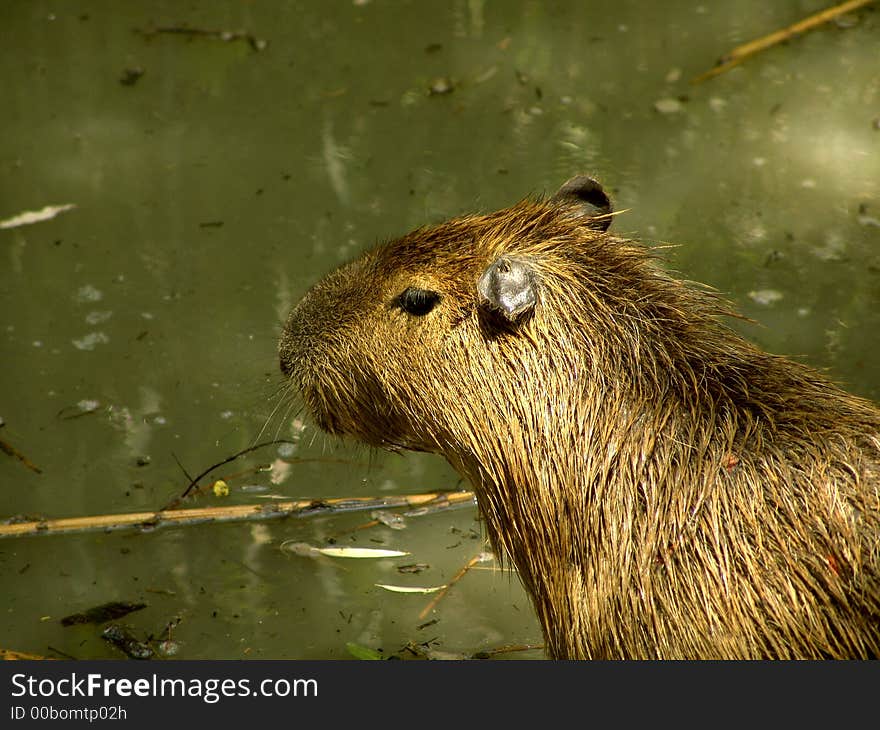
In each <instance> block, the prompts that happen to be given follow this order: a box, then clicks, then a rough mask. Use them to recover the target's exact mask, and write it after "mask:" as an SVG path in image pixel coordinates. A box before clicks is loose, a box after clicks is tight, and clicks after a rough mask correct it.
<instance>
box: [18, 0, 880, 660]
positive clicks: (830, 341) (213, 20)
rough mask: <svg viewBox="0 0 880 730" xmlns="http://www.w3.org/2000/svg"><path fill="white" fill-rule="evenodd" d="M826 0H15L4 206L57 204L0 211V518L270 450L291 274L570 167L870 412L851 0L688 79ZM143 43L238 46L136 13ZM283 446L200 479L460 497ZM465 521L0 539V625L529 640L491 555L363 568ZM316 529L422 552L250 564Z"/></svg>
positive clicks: (872, 269)
mask: <svg viewBox="0 0 880 730" xmlns="http://www.w3.org/2000/svg"><path fill="white" fill-rule="evenodd" d="M824 5H825V3H823V2H820V1H819V0H816V1H811V2H802V3H800V4H799V5H798V9H797V10H794V11H793V10H792V8H791V7H790V6H789V5H783V4H772V3H762V2H755V1H754V0H748V1H747V0H739V1H737V2H729V3H725V4H723V7H718V4H712V3H703V4H701V3H697V2H693V3H692V2H679V3H672V4H670V3H665V4H662V5H661V4H655V5H646V4H644V3H636V2H626V1H624V2H615V3H610V2H599V1H596V2H584V3H576V4H562V3H544V2H537V1H535V0H518V1H517V0H510V1H508V2H504V3H486V2H482V1H480V0H457V1H456V2H452V3H420V2H402V1H401V2H390V3H384V2H378V1H377V0H376V1H374V2H357V3H355V2H349V3H335V4H332V6H331V5H329V4H326V3H320V2H302V3H297V4H287V5H283V6H278V5H272V6H271V8H269V7H268V6H267V7H263V6H261V5H258V4H257V5H254V4H249V3H240V2H223V3H212V4H207V5H203V6H200V7H199V8H196V9H192V8H187V9H182V8H181V7H180V5H179V4H178V3H171V2H160V3H142V2H132V3H125V4H119V3H108V2H102V1H99V0H86V1H85V2H82V3H78V4H77V5H76V6H75V7H74V6H71V5H70V4H68V3H63V2H60V1H56V2H50V1H47V0H41V1H38V2H28V3H23V2H16V3H12V4H10V5H9V6H8V7H7V8H6V9H5V12H4V27H5V28H6V29H7V30H8V31H9V32H8V33H6V34H5V38H6V42H5V44H4V58H5V59H6V60H7V63H4V64H0V82H2V87H3V89H4V99H5V101H6V103H5V111H6V113H5V114H4V121H3V132H4V133H3V135H0V164H2V166H3V171H4V174H3V175H2V177H0V220H5V219H8V218H10V217H12V216H14V215H16V214H18V213H20V212H22V211H28V210H38V209H41V208H42V207H44V206H46V205H60V204H65V203H75V204H76V206H77V207H76V208H75V209H71V210H68V211H66V212H64V214H63V215H59V216H58V217H57V218H55V219H53V220H49V221H45V222H42V223H36V224H33V225H30V226H26V227H19V228H14V229H8V230H0V257H2V260H3V262H4V263H3V265H2V266H0V311H2V313H3V315H2V320H0V361H2V372H3V377H2V379H0V417H2V419H3V423H4V424H5V425H4V426H3V428H2V430H0V438H3V439H4V441H7V442H9V443H10V444H13V445H14V446H15V447H16V448H18V449H20V450H21V451H22V452H23V453H25V454H26V455H27V456H28V457H29V458H30V459H31V460H32V461H33V462H35V463H36V464H38V465H39V466H40V467H41V468H42V469H43V473H42V474H36V473H34V472H32V471H30V470H28V469H27V468H25V467H23V466H22V464H21V462H19V461H17V460H15V459H12V458H6V455H3V457H2V459H0V482H2V484H3V485H4V487H5V488H4V490H3V495H4V496H3V500H4V501H3V508H2V510H0V513H2V516H12V515H16V514H29V515H45V516H50V517H60V516H77V515H92V514H102V513H113V512H127V511H137V510H144V509H155V508H157V507H158V506H161V505H163V504H165V503H167V502H168V501H169V500H170V499H171V498H172V497H174V496H175V495H177V494H179V493H180V492H181V491H182V490H183V488H184V487H185V486H186V484H187V483H188V482H189V478H188V477H187V476H186V475H185V474H184V471H185V472H186V474H189V475H194V474H197V473H199V472H200V471H202V470H203V469H205V468H206V467H208V466H210V465H211V464H214V463H217V462H219V461H222V460H223V459H225V458H227V457H228V456H229V455H231V454H233V453H234V452H236V451H238V450H240V449H245V448H248V447H249V446H251V445H253V444H254V443H255V442H256V440H257V439H258V437H259V438H261V439H269V438H276V437H278V438H290V437H291V436H293V435H294V434H293V433H292V432H291V423H292V422H293V421H294V418H295V416H297V410H296V408H295V407H293V406H291V405H290V404H289V403H287V402H284V403H281V404H279V398H281V396H282V394H283V392H284V388H283V386H282V382H281V379H280V375H279V374H278V373H277V366H276V355H275V342H276V338H277V335H278V332H279V328H280V322H281V320H282V319H283V316H284V314H285V313H286V312H287V311H288V310H289V308H290V306H291V305H292V303H293V302H294V301H296V299H297V298H298V297H299V296H300V295H301V294H302V293H303V292H304V291H305V289H306V287H307V286H308V285H309V284H310V283H311V282H314V281H315V280H317V279H318V278H319V277H320V276H321V275H322V274H323V273H325V272H326V271H327V270H329V269H331V268H333V267H334V266H336V265H338V264H339V263H340V262H341V261H343V260H345V259H347V258H350V257H351V256H353V255H355V254H356V253H357V252H358V251H360V250H361V249H363V248H364V247H366V246H368V245H370V244H372V243H373V242H374V241H376V240H377V239H382V238H385V237H388V236H392V235H396V234H400V233H402V232H404V231H406V230H408V229H410V228H412V227H414V226H418V225H422V224H424V223H427V222H431V221H435V220H438V219H441V218H443V217H447V216H450V215H454V214H458V213H461V212H465V211H470V210H474V209H482V210H488V209H492V208H496V207H500V206H504V205H508V204H510V203H511V202H513V201H514V200H516V199H518V198H520V197H522V196H524V195H527V194H530V193H542V192H544V191H552V190H555V189H556V188H557V187H558V185H559V184H560V183H561V182H562V181H563V180H565V179H567V178H568V177H570V176H571V175H573V174H575V173H579V172H588V173H592V174H594V175H596V176H598V177H599V178H600V179H602V180H603V182H604V183H605V185H606V186H607V187H608V188H609V189H610V190H612V191H613V193H614V196H615V199H616V207H617V208H618V209H627V212H626V213H625V214H623V215H621V216H619V217H617V218H616V220H615V223H614V226H615V228H616V230H617V231H618V233H623V234H629V235H633V236H638V237H641V238H645V239H647V240H650V241H653V242H655V243H658V244H664V243H666V242H671V243H674V244H676V247H674V248H670V249H667V250H666V252H665V255H666V256H667V257H668V258H669V260H670V264H671V265H672V266H674V267H675V268H676V269H677V270H679V271H680V272H682V275H683V276H686V277H687V278H692V279H698V280H702V281H706V282H708V283H709V284H711V285H713V286H714V287H716V288H717V289H719V290H720V291H722V292H724V293H725V294H726V295H727V296H729V298H731V299H733V300H734V301H735V302H736V303H737V305H738V306H739V307H740V308H741V310H742V311H743V312H744V313H745V314H747V315H748V316H749V317H751V318H753V319H754V320H757V322H758V323H760V326H755V325H750V324H745V323H740V324H737V326H738V327H741V328H743V329H744V330H745V331H747V333H748V335H749V336H750V337H751V338H752V339H755V340H757V341H758V342H760V343H761V344H762V345H763V346H765V347H767V348H769V349H771V350H773V351H776V352H782V353H788V354H793V355H797V356H799V357H802V358H803V359H804V360H806V361H808V362H810V363H813V364H815V365H818V366H821V367H826V368H829V369H830V371H831V373H832V374H833V375H834V377H835V378H837V379H839V380H841V381H844V382H846V383H847V384H848V385H849V387H850V388H851V389H852V390H854V391H856V392H858V393H861V394H865V395H868V396H871V397H873V398H875V399H877V398H880V376H878V373H880V347H878V344H877V343H878V341H877V338H876V337H875V336H873V333H875V332H877V331H878V324H880V307H878V301H880V240H878V237H880V228H878V225H877V220H878V219H880V189H878V187H880V175H878V170H880V158H878V154H880V153H878V145H880V132H878V130H877V126H878V123H877V121H876V120H877V118H878V115H880V77H878V75H877V73H876V68H877V55H876V48H877V43H876V40H877V33H878V22H880V21H878V17H880V16H878V15H877V13H876V12H870V11H868V12H863V13H859V14H858V15H856V16H853V18H851V19H850V20H852V21H853V22H849V21H848V22H845V23H840V24H832V25H831V26H829V27H827V28H823V29H820V30H817V31H814V32H812V33H809V34H807V35H806V36H803V37H801V38H799V39H797V40H796V41H793V42H790V43H788V44H786V45H785V46H781V47H778V48H775V49H772V50H769V51H767V52H765V53H764V54H762V55H761V56H759V57H757V58H755V59H752V60H750V61H748V62H747V63H745V64H744V65H742V66H741V67H739V68H737V69H735V70H733V71H731V72H729V73H728V74H725V75H723V76H720V77H718V78H716V79H714V80H712V81H710V82H707V83H705V84H702V85H699V86H691V85H690V84H689V79H691V78H693V77H694V76H696V75H697V74H699V73H701V72H703V71H705V70H706V69H707V68H709V67H711V66H712V64H713V63H714V61H715V60H716V59H717V58H718V57H719V56H721V55H722V54H723V53H724V52H725V51H727V50H729V49H730V48H732V47H733V46H735V45H737V44H739V43H742V42H744V41H746V40H749V39H751V38H753V37H757V36H759V35H761V34H764V33H766V32H769V31H771V30H774V29H776V28H779V27H781V26H784V25H786V24H789V23H792V22H794V21H796V20H798V19H800V17H801V15H800V14H807V13H809V12H813V11H815V10H818V9H820V8H821V7H824ZM162 27H178V28H197V29H208V30H233V31H245V32H246V33H251V34H253V37H255V38H258V39H264V40H265V41H266V42H267V45H266V46H265V48H264V49H262V50H257V48H258V47H259V46H258V44H254V43H251V42H249V41H248V40H247V37H244V36H243V37H241V38H240V39H238V40H236V39H233V40H230V41H223V40H220V39H219V38H218V37H217V36H216V35H198V34H184V33H176V34H175V33H153V32H147V33H139V32H134V29H140V30H141V31H150V30H151V29H153V30H155V29H156V28H162ZM432 89H433V93H432ZM441 92H442V93H441ZM96 293H98V294H100V297H97V298H96V296H95V295H96ZM81 403H92V404H94V406H93V407H88V408H81V407H80V405H79V404H81ZM71 415H75V416H76V417H70V416H71ZM260 434H261V435H260ZM258 435H259V436H258ZM297 435H301V438H300V439H299V441H298V444H297V447H296V452H295V455H296V456H297V457H300V458H303V459H308V458H315V459H318V458H320V459H322V461H304V462H301V463H297V464H294V465H291V468H290V470H289V472H288V474H289V475H288V477H287V478H286V479H282V480H281V481H280V483H273V482H272V480H271V477H270V474H271V472H267V471H259V469H258V468H259V467H260V466H265V465H266V464H269V463H271V462H272V461H273V460H274V459H275V458H276V456H277V455H276V454H275V453H274V452H272V451H271V450H266V451H262V452H255V453H254V454H253V455H252V456H251V458H250V459H242V460H239V461H237V462H234V463H232V464H230V465H228V466H227V467H224V468H223V469H221V470H218V475H220V474H222V475H224V476H225V477H226V478H227V480H228V482H229V484H230V485H231V487H232V495H231V497H229V498H227V499H231V500H234V501H237V502H242V503H245V502H253V501H255V500H257V499H258V498H259V499H266V500H267V501H268V493H261V492H257V491H248V490H242V489H240V487H253V486H254V485H263V486H267V487H270V489H269V492H270V493H275V494H279V495H283V496H286V497H291V498H303V497H307V498H312V497H313V498H322V497H330V496H348V495H351V496H357V495H369V494H397V493H407V492H423V491H429V490H432V489H448V488H452V487H455V486H456V485H457V483H458V477H457V476H456V475H455V473H454V472H453V471H452V470H451V469H450V468H449V467H448V466H446V465H445V464H443V463H442V462H440V461H439V460H438V459H435V458H433V457H430V456H425V455H403V456H400V455H387V454H375V453H370V452H368V451H366V450H364V449H363V448H360V447H354V446H351V445H345V444H339V443H338V442H336V441H335V440H332V439H328V438H326V437H324V436H323V435H321V434H318V433H316V432H315V431H314V429H313V428H312V427H311V426H308V425H307V426H306V428H305V430H304V431H303V432H302V433H301V434H297ZM289 455H290V454H288V456H289ZM276 475H277V472H276ZM275 481H276V482H278V479H276V480H275ZM220 501H221V499H220V498H217V497H212V496H210V495H208V496H204V497H201V498H200V499H199V501H198V502H196V503H195V504H197V505H204V504H209V503H214V502H220ZM475 519H476V515H475V513H474V512H473V510H464V511H455V512H448V513H439V514H436V515H432V516H430V517H426V518H422V519H411V520H409V522H408V525H409V526H408V527H407V529H406V530H401V531H398V530H390V529H389V528H387V527H384V526H380V527H375V528H371V529H369V530H354V528H356V527H358V526H359V525H361V524H362V523H363V522H365V521H367V520H368V516H366V515H354V514H352V515H341V516H333V517H315V518H307V519H302V520H288V521H278V522H268V523H266V524H261V525H253V524H242V525H230V524H228V525H214V526H211V525H204V526H199V527H193V528H180V529H173V530H172V529H166V530H159V531H155V532H153V533H150V534H132V533H128V534H123V533H118V534H112V535H105V534H100V533H97V534H86V535H78V536H59V537H40V538H21V539H15V540H4V541H0V586H2V589H3V590H2V592H3V594H4V596H7V597H8V600H7V613H6V614H5V621H4V625H5V627H6V631H5V636H4V637H3V639H2V640H0V644H2V645H4V646H10V647H12V648H16V649H20V650H27V651H34V652H40V653H50V652H49V649H47V647H48V646H52V647H54V648H55V649H58V650H61V651H64V652H67V653H69V654H72V655H75V656H81V657H85V656H113V655H114V650H113V649H111V648H110V647H108V646H106V645H105V644H103V643H102V642H101V640H100V639H99V638H97V637H98V631H97V630H95V629H94V627H89V626H78V627H71V628H65V629H62V628H61V627H60V625H59V624H58V623H57V621H55V620H54V619H57V618H58V617H60V616H62V615H65V614H67V613H70V612H72V611H74V610H81V609H85V608H88V607H89V606H92V605H96V604H99V603H102V602H105V601H109V600H143V601H145V602H147V603H148V604H149V606H148V608H147V609H145V610H144V611H141V612H138V613H137V614H135V615H132V616H131V617H130V618H129V619H128V620H129V622H130V623H131V624H132V625H133V627H134V628H135V630H136V631H137V632H140V633H141V634H146V633H157V632H159V631H160V630H161V629H162V628H163V627H164V626H165V625H166V624H167V623H168V622H169V621H171V619H172V618H174V617H180V618H182V621H181V623H180V624H179V625H178V626H177V627H176V628H175V629H174V639H175V640H176V641H178V642H180V651H179V653H178V656H181V657H243V656H245V657H248V656H259V657H340V656H347V653H346V649H345V645H346V642H355V643H358V644H361V645H364V646H367V647H371V648H382V649H383V650H384V651H385V652H387V653H390V652H393V651H395V650H397V649H398V648H399V647H400V646H402V645H403V644H405V643H406V642H410V641H412V642H416V643H418V642H425V643H427V644H428V645H430V646H431V647H433V648H434V649H436V650H438V651H439V650H443V651H449V652H453V653H454V652H473V651H476V650H481V649H489V648H492V647H493V646H500V645H505V644H527V643H535V642H539V641H540V632H539V630H538V627H537V624H536V622H535V620H534V618H533V617H532V615H531V612H530V610H529V608H528V605H527V601H526V599H525V597H524V594H523V593H522V591H521V589H520V588H519V586H518V584H517V582H516V580H515V578H513V577H511V575H510V574H509V573H507V572H503V571H500V570H499V569H497V566H496V568H495V569H494V570H476V569H475V570H473V571H471V572H470V573H469V574H468V575H467V576H466V577H465V578H464V579H462V580H461V581H460V583H458V584H457V585H456V586H455V587H454V588H453V590H451V591H450V592H449V594H448V595H447V596H446V597H444V599H443V600H442V601H441V603H440V604H439V606H438V608H437V609H436V610H435V611H434V612H432V613H431V615H430V616H429V617H427V618H426V619H424V620H420V619H419V618H418V614H419V612H420V611H421V610H422V609H423V607H424V605H425V603H426V602H427V600H428V597H426V596H423V595H409V594H391V593H388V592H386V591H382V590H381V589H379V588H376V587H375V584H376V583H392V584H398V583H401V582H405V581H406V580H409V581H411V583H409V584H410V585H438V584H441V583H443V582H445V581H448V580H449V579H450V578H451V577H452V576H453V575H454V574H455V573H456V572H457V571H458V570H459V569H460V568H461V567H462V566H463V565H464V564H465V563H466V562H467V561H468V560H469V559H470V558H471V557H473V555H475V554H477V553H478V552H480V551H481V550H482V549H483V544H482V540H481V539H480V532H479V525H478V524H477V522H475ZM352 530H354V531H352ZM334 536H335V537H336V538H337V539H338V540H341V541H343V543H344V544H360V545H364V546H370V547H373V546H383V547H394V548H397V549H401V550H406V551H408V552H410V553H411V554H412V555H411V558H409V560H410V562H415V563H425V564H427V565H429V566H430V567H429V568H427V569H425V571H424V572H423V573H421V574H418V575H406V574H401V573H399V572H398V571H397V568H398V567H400V565H401V564H400V563H399V562H396V561H393V560H379V561H366V560H365V561H347V562H344V563H343V562H340V561H333V560H330V559H327V560H324V561H315V560H311V559H308V558H303V557H301V556H293V555H290V554H288V553H286V552H284V551H282V550H280V549H279V545H280V544H281V542H283V541H284V540H295V541H298V542H308V543H310V544H325V543H326V541H327V540H328V539H329V538H333V537H334ZM42 617H49V618H48V619H46V620H41V619H42ZM434 619H436V620H437V621H436V623H431V622H432V621H433V620H434ZM420 627H421V628H420ZM538 655H539V654H537V653H535V652H531V653H527V654H525V655H524V656H538ZM512 656H516V655H512Z"/></svg>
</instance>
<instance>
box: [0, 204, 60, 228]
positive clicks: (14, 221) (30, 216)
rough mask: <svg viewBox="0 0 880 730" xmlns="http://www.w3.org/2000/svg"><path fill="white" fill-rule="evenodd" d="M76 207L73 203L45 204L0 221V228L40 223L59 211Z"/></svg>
mask: <svg viewBox="0 0 880 730" xmlns="http://www.w3.org/2000/svg"><path fill="white" fill-rule="evenodd" d="M73 208H76V204H75V203H64V204H63V205H47V206H46V207H45V208H40V209H39V210H26V211H23V212H22V213H19V214H18V215H15V216H12V218H7V219H6V220H2V221H0V228H18V227H19V226H29V225H31V224H32V223H41V222H42V221H48V220H51V219H52V218H54V217H55V216H56V215H59V214H60V213H64V212H65V211H68V210H71V209H73Z"/></svg>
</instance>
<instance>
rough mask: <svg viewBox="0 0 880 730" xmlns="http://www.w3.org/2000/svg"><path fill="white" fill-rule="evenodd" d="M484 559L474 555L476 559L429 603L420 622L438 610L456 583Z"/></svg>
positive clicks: (422, 613) (420, 616) (481, 554)
mask: <svg viewBox="0 0 880 730" xmlns="http://www.w3.org/2000/svg"><path fill="white" fill-rule="evenodd" d="M482 559H483V553H479V554H478V555H474V557H472V558H471V559H470V560H468V561H467V563H465V565H464V567H463V568H462V569H461V570H459V571H458V572H457V573H456V574H455V575H454V576H453V577H452V580H450V581H449V582H448V583H447V584H446V587H445V588H444V589H443V590H442V591H439V592H438V593H437V595H436V596H434V598H432V599H431V601H430V602H429V603H428V605H427V606H425V607H424V608H423V609H422V611H421V613H420V614H419V620H422V619H424V618H425V616H427V615H428V614H429V613H431V611H433V610H434V608H436V606H437V604H438V603H440V601H441V599H442V598H443V596H445V595H446V594H447V593H448V592H449V589H450V588H452V586H454V585H455V584H456V583H458V581H460V580H461V579H462V578H463V577H464V575H465V573H467V572H468V571H469V570H470V569H471V568H473V567H474V566H475V565H476V564H477V563H479V562H480V561H481V560H482Z"/></svg>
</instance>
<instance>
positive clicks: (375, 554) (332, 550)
mask: <svg viewBox="0 0 880 730" xmlns="http://www.w3.org/2000/svg"><path fill="white" fill-rule="evenodd" d="M316 549H317V551H318V552H319V553H321V555H327V556H328V557H331V558H402V557H403V556H404V555H409V553H406V552H402V551H400V550H385V549H383V548H359V547H326V548H316Z"/></svg>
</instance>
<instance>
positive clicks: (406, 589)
mask: <svg viewBox="0 0 880 730" xmlns="http://www.w3.org/2000/svg"><path fill="white" fill-rule="evenodd" d="M374 585H376V586H377V587H378V588H384V589H385V590H386V591H391V592H392V593H436V592H437V591H442V590H443V589H444V588H446V586H428V587H426V588H421V587H419V586H392V585H388V584H387V583H375V584H374Z"/></svg>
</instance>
